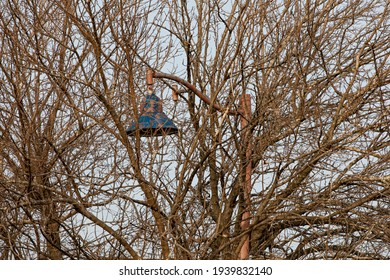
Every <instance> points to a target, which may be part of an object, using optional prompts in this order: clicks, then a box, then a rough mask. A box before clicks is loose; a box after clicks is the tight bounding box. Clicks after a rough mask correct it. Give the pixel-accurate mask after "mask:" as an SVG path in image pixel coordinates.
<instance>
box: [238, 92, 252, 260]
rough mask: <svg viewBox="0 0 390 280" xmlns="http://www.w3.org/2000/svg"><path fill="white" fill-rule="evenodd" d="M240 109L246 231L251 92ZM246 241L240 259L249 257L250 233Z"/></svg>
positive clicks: (243, 228)
mask: <svg viewBox="0 0 390 280" xmlns="http://www.w3.org/2000/svg"><path fill="white" fill-rule="evenodd" d="M240 110H241V112H242V115H241V133H242V139H243V141H242V143H246V151H245V161H244V164H243V169H245V180H244V189H243V191H244V212H243V213H242V219H241V224H240V226H241V231H243V232H244V231H246V230H247V229H248V228H249V226H250V217H251V213H250V210H251V191H252V183H251V175H252V163H251V156H252V145H251V141H250V131H249V127H248V124H249V120H250V118H251V116H252V112H251V96H250V95H249V94H242V96H241V98H240ZM244 239H245V240H244V243H243V245H242V247H241V249H240V256H239V257H240V259H241V260H246V259H248V258H249V251H250V235H249V233H247V234H245V235H244Z"/></svg>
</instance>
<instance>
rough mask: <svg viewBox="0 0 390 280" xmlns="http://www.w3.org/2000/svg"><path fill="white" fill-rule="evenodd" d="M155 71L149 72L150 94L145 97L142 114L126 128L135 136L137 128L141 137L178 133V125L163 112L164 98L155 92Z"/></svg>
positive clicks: (130, 134)
mask: <svg viewBox="0 0 390 280" xmlns="http://www.w3.org/2000/svg"><path fill="white" fill-rule="evenodd" d="M152 75H153V73H152V72H150V71H148V73H147V85H148V95H147V96H146V97H145V98H144V100H143V101H142V104H141V108H140V116H139V118H138V120H137V123H138V127H137V123H136V122H135V121H132V123H131V125H130V127H129V128H128V129H127V130H126V133H127V134H128V135H129V136H135V135H136V133H137V130H138V131H139V134H140V136H141V137H152V136H165V135H170V134H177V133H178V129H177V126H176V125H175V124H174V123H173V121H172V120H171V119H169V118H168V117H167V115H166V114H165V113H164V112H163V107H162V100H161V99H160V98H158V97H157V95H155V94H154V93H153V76H152Z"/></svg>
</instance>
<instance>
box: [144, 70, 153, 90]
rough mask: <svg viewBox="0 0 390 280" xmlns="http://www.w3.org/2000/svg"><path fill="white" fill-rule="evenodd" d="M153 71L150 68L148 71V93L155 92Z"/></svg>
mask: <svg viewBox="0 0 390 280" xmlns="http://www.w3.org/2000/svg"><path fill="white" fill-rule="evenodd" d="M153 72H154V71H153V70H152V69H151V68H148V69H147V70H146V86H147V89H148V93H152V92H153Z"/></svg>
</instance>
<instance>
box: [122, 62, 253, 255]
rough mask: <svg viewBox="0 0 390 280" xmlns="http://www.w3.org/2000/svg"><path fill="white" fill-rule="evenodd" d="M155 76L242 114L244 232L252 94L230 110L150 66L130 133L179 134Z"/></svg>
mask: <svg viewBox="0 0 390 280" xmlns="http://www.w3.org/2000/svg"><path fill="white" fill-rule="evenodd" d="M153 78H157V79H168V80H171V81H174V82H176V83H178V84H180V85H182V86H184V87H186V88H187V89H188V90H189V91H191V92H193V93H194V94H195V95H197V96H198V97H199V98H200V99H201V100H202V101H203V102H205V103H206V104H208V105H210V106H212V107H213V108H214V109H216V110H217V111H219V112H222V113H227V114H228V115H238V116H240V119H241V120H240V125H241V133H242V135H241V137H242V139H243V143H247V146H246V150H245V160H244V161H243V165H242V166H241V168H242V170H243V171H245V172H243V176H242V178H243V182H244V183H243V194H244V211H243V213H242V218H241V223H240V227H241V230H242V231H243V232H245V231H246V230H247V229H248V228H249V226H250V216H251V215H250V207H251V200H250V194H251V191H252V185H251V175H252V164H251V153H252V147H251V144H250V141H249V137H250V131H249V129H247V128H249V126H248V125H249V120H250V118H251V115H252V114H251V98H250V95H249V94H245V93H244V94H242V95H241V97H240V106H239V109H238V110H230V109H229V108H223V107H221V106H219V105H218V104H216V103H213V102H212V101H211V100H210V99H209V98H208V97H207V96H206V95H204V94H203V93H202V92H201V91H200V90H198V89H197V88H196V87H195V86H194V85H192V84H191V83H189V82H188V81H186V80H184V79H182V78H180V77H177V76H175V75H172V74H166V73H161V72H155V71H153V70H152V69H148V70H147V74H146V84H147V90H148V94H147V96H146V97H145V99H144V100H143V101H142V104H141V107H140V115H139V118H138V120H137V121H133V122H132V123H131V125H130V127H129V128H128V129H127V130H126V132H127V134H128V135H129V136H135V135H137V134H139V135H140V136H141V137H153V136H164V135H169V134H177V133H178V129H177V127H176V125H175V124H174V123H173V121H172V120H171V119H169V118H168V117H167V116H166V115H165V114H164V112H163V111H162V101H161V100H160V99H159V98H158V97H157V96H156V95H155V94H154V92H153ZM172 88H173V99H174V100H175V101H177V99H178V90H177V88H176V87H175V86H173V87H172ZM240 245H241V248H240V254H239V258H240V259H248V257H249V250H250V236H249V234H248V233H245V234H244V238H243V240H242V242H241V243H240Z"/></svg>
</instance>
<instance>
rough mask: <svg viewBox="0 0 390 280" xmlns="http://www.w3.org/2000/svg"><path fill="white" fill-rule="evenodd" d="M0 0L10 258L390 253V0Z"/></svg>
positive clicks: (1, 215) (0, 152)
mask: <svg viewBox="0 0 390 280" xmlns="http://www.w3.org/2000/svg"><path fill="white" fill-rule="evenodd" d="M0 7H1V9H2V13H1V15H0V171H1V172H0V190H1V192H0V254H1V259H237V258H240V256H241V257H242V255H241V254H240V251H241V250H242V248H243V245H244V243H245V242H248V241H249V242H248V243H249V252H248V253H249V256H248V258H251V259H388V258H389V257H390V246H389V244H390V230H389V228H390V208H389V206H390V205H389V204H390V197H389V195H390V171H389V170H390V156H389V155H390V148H389V145H390V136H389V133H390V129H389V124H390V114H389V110H390V109H389V108H390V92H389V90H390V86H389V85H390V70H389V65H390V63H389V55H390V40H389V38H390V25H389V24H390V22H389V20H390V10H389V9H390V4H389V3H388V1H382V0H374V1H366V0H352V1H347V2H346V1H341V0H305V1H304V0H302V1H300V0H286V1H272V0H262V1H248V0H226V1H222V0H221V1H217V0H208V1H158V3H154V1H144V0H135V1H106V0H102V1H87V0H63V1H60V0H56V1H38V0H13V1H11V0H7V1H3V2H2V3H1V4H0ZM147 68H152V69H154V70H155V71H156V73H160V72H163V73H164V72H165V73H166V75H162V76H164V77H165V78H161V79H155V92H156V94H157V95H159V96H160V97H161V98H162V99H163V100H164V111H165V112H167V114H168V115H169V117H171V118H173V120H174V121H175V123H176V124H177V126H178V127H179V129H180V132H179V134H178V135H175V136H165V137H149V138H141V137H139V135H136V136H134V137H129V136H128V135H127V134H126V128H127V126H128V125H129V124H130V122H131V121H132V120H134V119H135V120H136V119H137V118H138V116H139V106H140V102H141V99H142V98H143V97H144V95H145V94H146V85H145V80H144V77H145V70H146V69H147ZM175 83H176V84H178V85H179V94H180V98H179V102H176V103H175V102H173V101H172V100H170V97H169V94H167V93H168V92H169V91H170V90H171V89H170V88H172V87H173V85H174V84H175ZM186 85H187V86H186ZM188 85H191V86H190V87H189V86H188ZM192 87H194V88H196V89H197V90H198V91H199V92H201V93H202V94H204V95H205V96H207V97H208V98H209V99H210V100H211V105H210V104H206V103H204V102H202V101H200V100H199V99H198V98H197V97H196V96H195V94H194V90H193V89H192ZM243 94H248V95H249V96H250V97H251V104H252V108H251V109H252V110H251V114H250V115H246V117H245V119H244V121H243V116H242V115H241V116H240V115H239V114H236V115H234V114H233V115H232V114H229V112H234V111H236V112H237V111H238V112H242V104H241V106H240V102H239V99H240V97H241V96H242V95H243ZM215 108H219V109H220V110H217V109H215ZM248 168H249V169H248ZM247 170H251V176H250V177H249V179H250V182H251V186H252V189H251V190H250V193H249V196H248V193H246V191H245V186H246V183H247V180H248V177H247V172H246V171H247ZM248 209H249V212H248ZM243 213H248V214H250V215H249V216H245V215H243ZM243 217H244V218H243ZM245 217H247V218H245ZM243 219H244V220H245V219H247V220H246V221H247V222H249V223H248V224H249V226H246V227H243V226H242V225H243V222H245V221H243Z"/></svg>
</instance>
